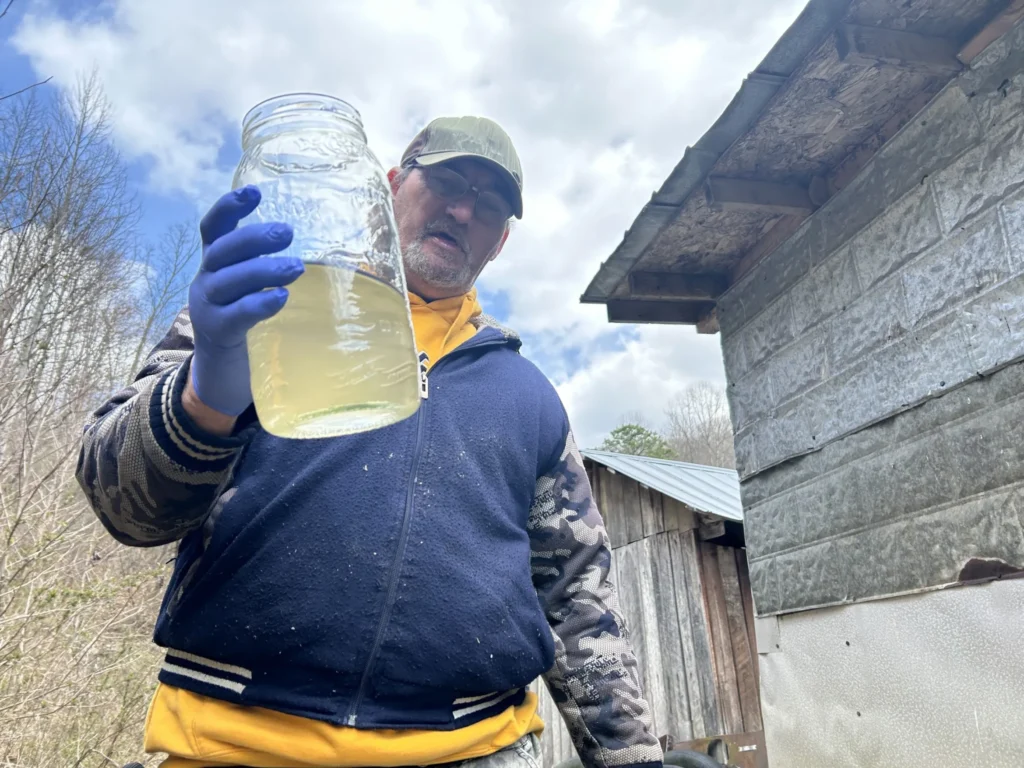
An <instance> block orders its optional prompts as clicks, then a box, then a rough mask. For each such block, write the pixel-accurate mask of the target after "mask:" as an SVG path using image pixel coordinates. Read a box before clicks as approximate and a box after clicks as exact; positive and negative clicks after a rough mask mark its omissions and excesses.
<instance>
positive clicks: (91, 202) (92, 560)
mask: <svg viewBox="0 0 1024 768" xmlns="http://www.w3.org/2000/svg"><path fill="white" fill-rule="evenodd" d="M137 211H138V209H137V205H136V202H135V200H134V199H133V197H132V195H131V193H130V191H129V188H128V184H127V179H126V174H125V168H124V164H123V162H122V161H121V158H120V157H119V155H118V153H117V152H116V150H115V149H114V147H113V145H112V143H111V141H110V132H109V126H108V122H107V112H106V104H105V102H104V99H103V98H102V95H101V94H100V92H99V89H98V88H97V86H96V84H95V82H93V81H85V82H83V83H81V84H80V86H79V87H78V88H77V89H76V90H74V91H73V92H71V93H70V94H68V95H65V96H61V97H53V96H52V94H50V93H49V92H47V91H46V90H44V89H32V90H30V91H28V92H26V93H23V94H21V95H19V96H16V97H14V98H9V99H5V100H0V765H18V766H51V765H75V766H79V765H97V766H99V765H110V764H117V765H120V764H121V763H123V762H127V759H128V758H130V757H134V756H135V753H136V752H137V750H138V749H139V746H140V743H141V741H140V737H141V729H142V722H143V720H144V716H145V710H146V705H147V703H148V700H149V697H150V696H151V693H152V679H153V668H154V666H155V664H156V661H157V659H156V654H157V652H156V649H155V648H153V646H152V644H151V643H150V642H149V637H150V633H151V622H152V618H153V616H154V615H155V612H156V606H157V604H158V602H159V599H160V594H161V592H162V589H161V583H162V581H163V579H164V578H165V576H166V571H165V566H164V564H163V561H164V560H165V559H166V557H165V553H163V552H162V551H152V550H133V549H128V548H125V547H121V546H119V545H117V544H115V543H114V542H113V540H112V539H111V538H110V537H109V536H108V535H107V534H106V532H105V531H104V530H103V529H102V527H101V526H100V525H99V523H98V522H97V521H96V519H95V517H94V515H93V514H92V513H91V512H90V511H89V510H88V508H87V506H86V504H85V501H84V498H83V497H82V494H81V492H80V489H79V488H78V487H77V484H76V483H75V481H74V469H75V459H76V456H77V452H78V449H79V444H80V443H79V440H80V436H81V433H82V425H83V424H84V422H85V420H86V418H87V415H88V413H89V411H90V410H91V409H92V408H94V407H95V406H96V405H97V404H98V402H99V401H100V400H101V399H103V398H104V397H105V396H107V395H108V394H109V393H110V392H111V391H112V390H114V389H116V388H117V387H119V386H121V385H123V383H124V381H125V379H126V378H127V377H128V376H129V375H130V370H131V368H132V367H133V366H134V365H136V363H137V361H138V359H139V358H140V357H141V356H142V355H143V354H145V350H146V348H147V347H148V346H151V345H152V342H153V340H154V335H155V333H157V332H158V331H157V329H162V327H163V325H164V324H165V318H166V316H167V314H168V312H169V311H170V310H171V307H174V308H177V306H178V305H180V303H181V301H182V298H183V297H182V292H183V288H184V285H185V284H186V279H185V278H186V270H187V267H188V265H189V263H190V259H191V258H192V257H193V256H194V252H195V249H196V245H195V241H194V237H193V236H192V235H190V234H189V232H188V230H187V229H186V228H177V229H172V230H171V231H170V232H169V233H168V235H167V237H166V238H165V241H164V242H163V243H161V244H160V246H159V247H157V248H148V247H146V246H145V245H144V244H142V245H140V244H139V242H138V237H137V232H136V223H137Z"/></svg>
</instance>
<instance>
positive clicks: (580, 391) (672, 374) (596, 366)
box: [558, 325, 725, 448]
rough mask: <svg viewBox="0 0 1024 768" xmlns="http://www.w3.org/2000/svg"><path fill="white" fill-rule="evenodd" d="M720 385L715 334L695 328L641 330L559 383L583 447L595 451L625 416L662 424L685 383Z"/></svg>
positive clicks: (559, 388) (666, 327) (648, 328)
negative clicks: (639, 417)
mask: <svg viewBox="0 0 1024 768" xmlns="http://www.w3.org/2000/svg"><path fill="white" fill-rule="evenodd" d="M698 381H709V382H712V383H714V384H716V385H718V386H724V382H725V373H724V370H723V368H722V356H721V352H720V348H719V340H718V337H717V336H700V335H698V334H697V332H696V330H695V329H694V328H689V327H678V326H669V325H652V326H644V327H642V328H640V329H639V333H638V334H637V335H636V337H635V338H634V339H632V340H630V341H628V342H626V344H625V346H624V347H623V348H622V349H617V350H612V351H608V352H605V353H603V354H599V355H594V356H593V357H591V358H590V363H589V365H587V366H586V367H584V368H581V369H580V370H578V371H577V372H575V373H574V374H572V375H570V376H568V377H567V378H566V379H565V380H564V381H562V382H561V383H559V384H558V392H559V394H560V395H561V396H562V401H563V402H564V403H565V407H566V410H567V411H568V412H569V416H570V419H571V420H572V422H573V429H574V431H575V433H576V441H577V443H578V444H579V445H580V447H582V448H596V447H597V446H598V444H600V442H601V440H602V439H603V438H604V436H605V435H607V433H608V432H610V431H611V430H613V429H614V428H615V427H617V426H618V425H619V424H620V423H622V421H623V420H624V419H625V418H632V417H633V415H634V414H637V413H638V414H640V415H641V416H642V417H643V420H644V423H646V424H650V425H653V426H654V427H655V428H661V427H662V426H664V421H665V418H664V415H665V414H664V411H665V407H666V406H667V405H668V404H669V402H670V400H671V399H672V397H673V396H674V395H675V394H677V393H678V392H679V391H680V390H682V389H683V388H685V387H686V386H687V385H689V384H693V383H696V382H698Z"/></svg>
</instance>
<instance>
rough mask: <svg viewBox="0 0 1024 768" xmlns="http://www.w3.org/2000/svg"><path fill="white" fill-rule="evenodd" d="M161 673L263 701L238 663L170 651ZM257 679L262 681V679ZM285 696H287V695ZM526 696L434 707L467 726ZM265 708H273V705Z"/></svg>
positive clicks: (440, 702) (507, 694)
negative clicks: (250, 692)
mask: <svg viewBox="0 0 1024 768" xmlns="http://www.w3.org/2000/svg"><path fill="white" fill-rule="evenodd" d="M160 670H161V674H160V679H161V681H162V682H164V683H167V684H168V685H173V686H176V687H179V688H185V689H187V690H193V691H195V692H197V693H200V694H207V695H213V696H215V697H216V698H220V699H226V700H229V701H236V702H238V703H245V704H260V702H259V701H248V700H246V699H249V698H251V697H247V696H246V695H245V694H246V691H247V690H248V689H249V688H250V686H252V685H253V681H254V675H253V670H251V669H246V668H245V667H242V666H239V665H237V664H229V663H227V662H223V661H217V660H215V659H210V658H206V657H204V656H199V655H197V654H194V653H189V652H187V651H179V650H175V649H167V650H166V655H165V656H164V662H163V664H162V665H161V668H160ZM256 679H259V676H257V677H256ZM282 693H284V694H285V696H286V693H287V692H282ZM525 694H526V690H525V689H524V688H515V689H513V690H510V691H495V692H493V693H486V694H482V695H476V696H465V697H459V698H453V699H434V702H433V704H431V705H430V708H431V709H432V710H434V711H437V712H438V713H439V714H441V713H442V712H443V715H444V716H447V715H449V714H450V716H451V718H452V724H453V726H454V727H463V726H465V725H469V724H471V723H473V722H476V721H479V720H483V719H485V718H487V717H490V716H492V715H495V714H498V713H499V712H501V711H502V710H504V709H505V708H507V707H509V706H515V705H518V704H520V703H522V701H523V699H524V697H525ZM255 698H256V699H262V698H263V697H261V696H260V697H255ZM377 703H378V704H380V702H377ZM265 706H271V708H273V706H272V705H265Z"/></svg>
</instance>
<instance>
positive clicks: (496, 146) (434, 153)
mask: <svg viewBox="0 0 1024 768" xmlns="http://www.w3.org/2000/svg"><path fill="white" fill-rule="evenodd" d="M459 157H472V158H475V159H477V160H481V161H483V162H484V163H486V164H487V165H489V166H491V167H492V168H493V169H494V170H495V171H497V172H498V174H499V175H500V176H501V177H502V178H503V179H505V181H506V182H507V183H508V187H509V190H508V191H509V193H510V194H511V195H512V200H511V201H510V202H511V203H512V212H513V213H514V214H515V216H516V218H517V219H521V218H523V168H522V165H521V164H520V163H519V155H518V154H516V148H515V147H514V146H512V139H510V138H509V135H508V134H507V133H505V131H504V129H502V127H501V126H500V125H498V124H497V123H496V122H494V121H493V120H489V119H488V118H486V117H470V116H465V117H439V118H436V119H435V120H432V121H431V122H430V123H429V124H428V125H427V127H426V128H424V129H423V130H422V131H420V132H419V133H418V134H416V138H414V139H413V140H412V142H411V143H410V144H409V146H408V147H407V148H406V150H405V153H404V154H403V155H402V167H403V168H405V167H406V166H408V165H410V164H411V163H412V162H413V161H415V162H416V164H417V165H436V164H437V163H444V162H447V161H449V160H454V159H456V158H459Z"/></svg>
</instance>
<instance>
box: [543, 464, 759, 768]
mask: <svg viewBox="0 0 1024 768" xmlns="http://www.w3.org/2000/svg"><path fill="white" fill-rule="evenodd" d="M583 455H584V460H585V465H586V468H587V474H588V475H589V477H590V482H591V484H592V485H593V488H594V494H595V498H596V499H597V502H598V505H599V506H600V509H601V513H602V515H603V516H604V520H605V524H606V526H607V528H608V534H609V537H610V538H611V542H612V547H613V553H612V569H613V573H612V580H613V582H614V584H615V586H616V587H617V589H618V593H619V599H620V602H621V605H622V611H623V614H624V615H625V619H626V622H627V625H628V629H629V631H630V633H631V637H632V641H633V646H634V649H635V651H636V655H637V658H638V661H639V664H640V675H641V678H642V681H643V685H644V691H645V695H646V697H647V700H648V701H649V702H650V704H651V708H652V711H653V715H654V722H655V729H656V732H657V734H658V735H659V737H665V736H667V737H668V739H669V741H671V742H674V743H675V744H676V745H682V746H687V745H691V744H692V742H694V741H697V740H706V739H710V738H714V737H719V736H723V735H730V736H734V737H736V739H735V740H734V743H736V744H742V745H746V746H747V747H748V749H750V752H748V753H746V754H747V756H748V758H750V759H752V760H753V761H751V762H749V765H752V766H753V765H760V764H762V763H760V762H758V760H763V747H762V746H761V745H762V744H763V736H762V735H761V731H762V725H761V711H760V704H759V690H758V673H757V652H756V645H755V638H754V614H753V606H752V602H751V593H750V579H749V575H748V572H747V561H746V556H745V550H744V537H743V513H742V507H741V503H740V491H739V478H738V476H737V474H736V472H735V471H733V470H730V469H721V468H718V467H706V466H699V465H695V464H685V463H683V462H678V461H664V460H660V459H650V458H646V457H642V456H627V455H623V454H616V453H607V452H602V451H585V452H584V454H583ZM539 692H540V697H541V716H542V717H543V718H544V721H545V722H546V723H547V726H548V730H547V731H546V733H545V738H544V739H543V740H542V743H543V750H544V753H543V757H544V760H543V764H544V765H548V766H554V765H555V764H557V763H559V762H561V761H562V760H566V759H569V758H571V757H573V756H574V754H575V753H574V750H573V747H572V743H571V741H570V739H569V735H568V732H567V731H566V729H565V726H564V725H563V723H562V720H561V718H560V716H559V714H558V710H557V707H556V706H555V704H554V702H553V701H552V700H551V698H550V696H549V695H548V693H547V691H546V690H543V687H542V686H541V690H540V691H539ZM693 746H696V747H698V748H699V747H701V746H702V745H701V744H697V745H693ZM755 746H756V747H757V749H756V750H755V749H752V747H755ZM758 753H759V754H758ZM743 764H748V763H746V762H745V763H743Z"/></svg>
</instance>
